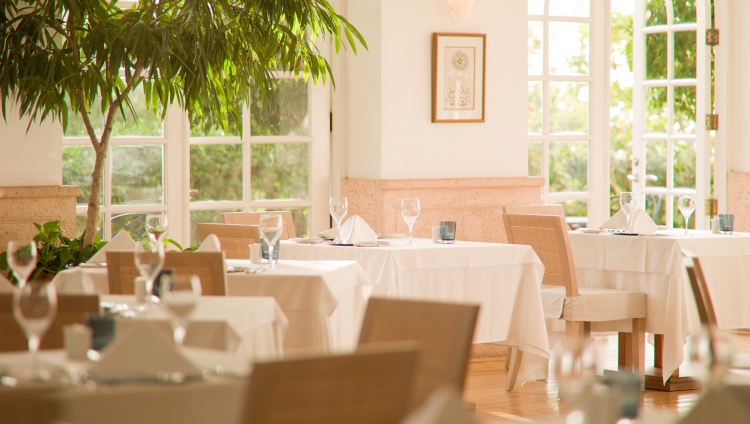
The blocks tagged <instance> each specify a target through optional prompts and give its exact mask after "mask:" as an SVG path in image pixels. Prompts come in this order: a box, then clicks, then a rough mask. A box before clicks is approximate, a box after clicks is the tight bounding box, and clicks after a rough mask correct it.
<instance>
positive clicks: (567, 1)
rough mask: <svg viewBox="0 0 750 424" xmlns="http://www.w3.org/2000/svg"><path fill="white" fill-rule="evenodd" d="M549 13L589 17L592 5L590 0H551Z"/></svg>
mask: <svg viewBox="0 0 750 424" xmlns="http://www.w3.org/2000/svg"><path fill="white" fill-rule="evenodd" d="M549 14H550V16H579V17H584V18H587V17H589V16H590V15H591V6H590V5H589V0H549Z"/></svg>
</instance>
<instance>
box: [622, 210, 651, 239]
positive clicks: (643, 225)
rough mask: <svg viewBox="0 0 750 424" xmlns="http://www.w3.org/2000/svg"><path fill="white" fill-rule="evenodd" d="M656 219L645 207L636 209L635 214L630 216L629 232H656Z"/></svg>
mask: <svg viewBox="0 0 750 424" xmlns="http://www.w3.org/2000/svg"><path fill="white" fill-rule="evenodd" d="M657 228H658V227H657V226H656V224H655V223H654V220H653V219H651V217H650V216H649V215H648V212H646V211H644V210H643V209H636V211H635V212H633V216H631V217H630V228H628V232H629V233H634V234H654V232H655V231H656V230H657Z"/></svg>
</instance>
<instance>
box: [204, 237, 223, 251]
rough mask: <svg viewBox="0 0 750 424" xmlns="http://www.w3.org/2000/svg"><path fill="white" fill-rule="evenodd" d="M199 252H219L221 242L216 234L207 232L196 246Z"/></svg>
mask: <svg viewBox="0 0 750 424" xmlns="http://www.w3.org/2000/svg"><path fill="white" fill-rule="evenodd" d="M198 251H199V252H221V243H220V242H219V238H218V237H216V234H209V235H208V237H206V238H205V239H204V240H203V242H202V243H201V245H200V246H199V247H198Z"/></svg>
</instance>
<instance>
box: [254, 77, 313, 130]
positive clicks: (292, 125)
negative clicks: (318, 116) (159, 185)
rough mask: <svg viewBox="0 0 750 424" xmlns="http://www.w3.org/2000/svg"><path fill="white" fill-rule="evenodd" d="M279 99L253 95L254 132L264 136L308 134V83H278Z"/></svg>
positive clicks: (284, 80) (276, 96) (277, 92)
mask: <svg viewBox="0 0 750 424" xmlns="http://www.w3.org/2000/svg"><path fill="white" fill-rule="evenodd" d="M274 85H275V87H276V90H275V93H276V94H275V97H273V98H272V97H271V95H270V94H269V95H267V96H266V97H265V99H263V98H261V95H260V94H259V93H258V92H254V93H253V99H252V104H251V106H250V131H251V134H252V135H254V136H260V135H289V136H294V135H308V127H309V123H308V119H309V118H308V116H307V83H305V82H304V81H303V80H302V79H299V80H297V81H295V80H294V79H280V80H276V81H274Z"/></svg>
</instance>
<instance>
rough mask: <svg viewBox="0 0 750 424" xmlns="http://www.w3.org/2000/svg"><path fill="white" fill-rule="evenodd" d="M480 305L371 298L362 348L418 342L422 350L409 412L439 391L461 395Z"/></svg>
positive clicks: (362, 334) (361, 340)
mask: <svg viewBox="0 0 750 424" xmlns="http://www.w3.org/2000/svg"><path fill="white" fill-rule="evenodd" d="M478 314H479V305H465V304H452V303H436V302H421V301H414V300H397V299H383V298H370V301H369V302H368V303H367V310H366V311H365V318H364V320H363V321H362V329H361V331H360V333H359V345H360V346H364V345H367V344H371V343H383V342H399V341H410V340H412V341H417V342H419V347H420V348H421V354H420V357H419V361H418V365H417V370H416V375H415V380H414V386H413V388H412V392H411V396H410V401H409V411H412V410H414V409H415V408H417V407H418V406H419V405H421V404H422V403H423V402H424V401H425V399H427V397H428V396H429V395H430V394H431V393H432V392H433V391H434V390H435V389H437V388H438V387H440V386H443V385H450V386H452V387H454V388H455V389H456V390H458V392H459V393H462V392H463V389H464V380H466V369H467V367H468V365H469V355H470V350H471V341H472V339H473V337H474V326H475V325H476V321H477V315H478Z"/></svg>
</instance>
